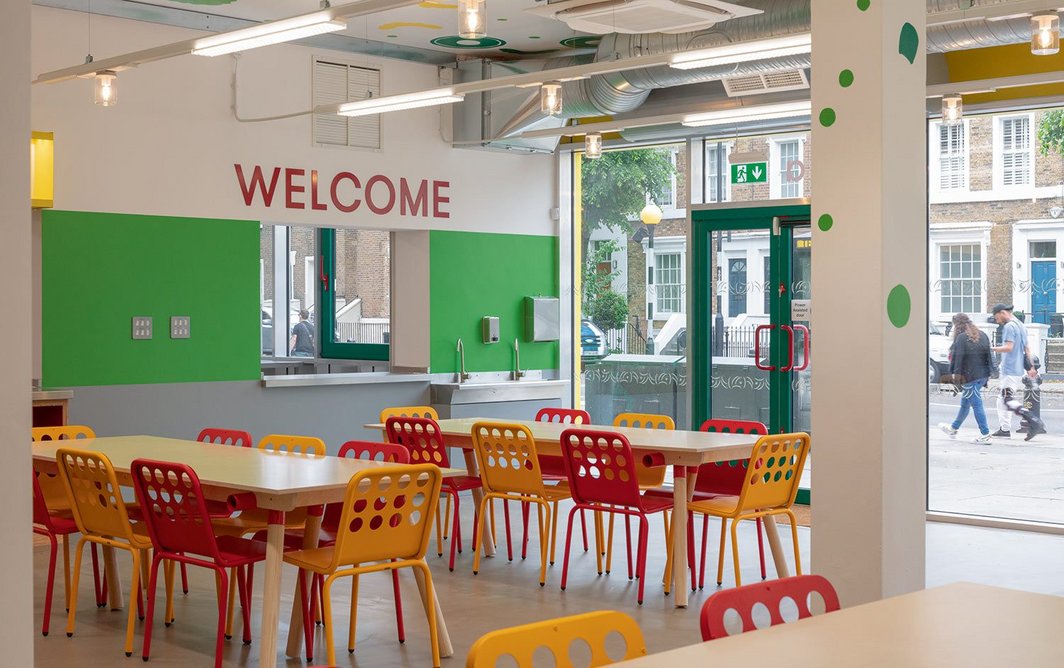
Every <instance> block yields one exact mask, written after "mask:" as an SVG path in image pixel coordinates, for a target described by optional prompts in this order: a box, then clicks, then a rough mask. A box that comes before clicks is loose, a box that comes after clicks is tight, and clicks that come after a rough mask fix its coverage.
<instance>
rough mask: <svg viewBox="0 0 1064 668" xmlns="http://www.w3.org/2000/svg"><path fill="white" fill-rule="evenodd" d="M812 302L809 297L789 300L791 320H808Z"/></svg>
mask: <svg viewBox="0 0 1064 668" xmlns="http://www.w3.org/2000/svg"><path fill="white" fill-rule="evenodd" d="M812 310H813V304H812V300H811V299H792V300H791V322H809V316H810V315H811V314H812Z"/></svg>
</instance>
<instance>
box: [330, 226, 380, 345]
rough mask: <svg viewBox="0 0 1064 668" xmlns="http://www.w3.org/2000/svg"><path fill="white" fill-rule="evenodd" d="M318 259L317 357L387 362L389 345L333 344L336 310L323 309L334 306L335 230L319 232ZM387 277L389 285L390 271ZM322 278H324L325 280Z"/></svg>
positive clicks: (337, 342)
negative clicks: (326, 270) (323, 270)
mask: <svg viewBox="0 0 1064 668" xmlns="http://www.w3.org/2000/svg"><path fill="white" fill-rule="evenodd" d="M318 257H319V258H320V268H319V270H318V272H319V273H318V281H317V283H318V291H317V304H315V309H316V313H317V323H318V332H317V333H318V351H319V357H323V358H328V359H345V360H366V361H372V362H390V361H391V344H390V343H346V342H339V341H333V340H332V339H333V337H332V335H331V333H332V332H334V331H336V309H335V308H325V305H326V304H332V305H335V304H336V230H335V229H334V228H330V227H323V228H320V229H319V230H318ZM326 268H327V269H328V273H327V274H323V273H322V269H326ZM388 273H389V278H388V280H389V281H390V280H391V273H392V272H391V271H390V270H389V272H388ZM323 276H327V277H328V278H327V280H326V279H325V278H323ZM390 293H391V291H390V290H389V294H390ZM326 333H329V334H328V335H327V334H326Z"/></svg>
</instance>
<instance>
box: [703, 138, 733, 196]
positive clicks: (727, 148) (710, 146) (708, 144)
mask: <svg viewBox="0 0 1064 668" xmlns="http://www.w3.org/2000/svg"><path fill="white" fill-rule="evenodd" d="M718 146H723V147H724V193H723V194H724V197H723V199H721V200H720V202H730V201H732V191H731V187H732V183H731V163H730V162H728V160H729V158H731V154H732V151H734V150H735V145H734V144H732V143H731V142H726V141H722V142H717V141H709V140H703V141H702V150H703V153H704V154H703V160H704V161H705V165H706V168H705V170H704V171H705V175H704V178H703V184H702V188H703V193H704V194H703V197H702V199H703V200H704V201H705V202H709V203H717V200H714V199H711V198H710V191H711V188H712V186H711V183H712V181H711V178H712V174H710V165H711V164H713V163H715V162H716V161H715V160H711V159H710V151H711V150H712V151H713V152H716V150H717V147H718Z"/></svg>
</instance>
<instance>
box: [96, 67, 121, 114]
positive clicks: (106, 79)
mask: <svg viewBox="0 0 1064 668" xmlns="http://www.w3.org/2000/svg"><path fill="white" fill-rule="evenodd" d="M94 78H95V81H94V85H93V88H94V89H95V95H94V96H93V99H94V100H95V101H96V104H98V105H100V106H101V107H113V106H115V105H116V104H118V86H117V85H116V82H117V81H118V75H117V74H115V72H114V70H101V71H99V72H97V73H96V76H95V77H94Z"/></svg>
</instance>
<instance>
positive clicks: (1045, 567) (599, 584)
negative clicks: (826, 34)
mask: <svg viewBox="0 0 1064 668" xmlns="http://www.w3.org/2000/svg"><path fill="white" fill-rule="evenodd" d="M468 505H469V504H463V506H468ZM464 509H465V508H464ZM563 513H564V509H563ZM515 515H516V513H515ZM563 520H564V514H563ZM560 524H561V525H562V526H560V527H559V534H560V536H559V538H560V539H562V538H564V532H563V531H562V529H563V528H564V521H562V522H560ZM748 524H749V523H748ZM499 526H500V528H501V518H500V524H499ZM515 526H516V516H515ZM716 526H717V525H716V524H715V523H711V524H710V532H711V533H710V548H709V558H710V560H711V564H710V566H709V568H710V570H709V572H708V573H707V575H708V581H712V579H713V561H712V560H713V559H714V558H715V555H716V548H715V546H714V541H713V537H714V536H715V535H716V531H715V527H716ZM651 527H652V534H651V539H650V545H651V546H652V548H651V552H650V556H649V562H648V578H647V585H646V600H645V602H644V605H643V606H642V607H640V606H638V605H637V604H636V597H635V583H634V582H630V581H629V580H628V578H627V575H626V572H625V571H626V568H625V563H624V558H623V552H619V555H620V557H621V558H620V559H618V560H615V562H614V567H613V572H612V574H610V575H608V576H606V575H603V576H601V577H600V576H598V575H597V574H596V570H595V560H594V556H593V554H592V553H590V552H589V553H586V554H585V553H584V552H582V550H581V549H580V547H579V539H578V537H576V536H574V541H573V542H574V546H575V548H574V554H573V561H572V563H571V565H570V580H569V585H568V587H567V589H566V591H565V592H562V591H560V590H559V587H558V582H559V580H560V578H561V561H562V552H561V550H559V552H558V555H557V563H556V564H555V566H554V567H552V568H550V569H549V571H548V580H547V586H546V587H544V588H540V587H539V586H538V571H539V562H538V558H537V557H535V556H534V555H535V554H536V553H535V552H534V550H535V543H534V542H532V543H530V551H529V558H528V559H527V560H525V561H521V560H520V559H519V558H518V559H515V560H514V561H513V562H512V563H511V562H508V561H507V560H506V557H505V549H503V550H502V552H501V554H500V556H498V557H496V558H494V559H491V560H487V561H483V562H482V564H481V571H480V574H479V575H477V576H474V575H473V574H472V572H471V568H472V555H471V553H470V551H469V549H468V548H467V549H466V551H465V552H464V553H463V554H461V555H459V557H458V560H457V563H456V568H455V571H454V572H453V573H450V572H448V570H447V563H446V558H444V559H438V558H436V556H435V553H434V551H432V549H431V548H430V555H429V560H428V561H429V564H430V566H431V568H432V572H433V577H434V579H435V582H436V587H437V591H438V593H439V596H440V598H441V604H442V607H443V611H444V614H445V616H446V619H447V624H448V627H449V630H450V634H451V640H452V642H453V644H454V648H455V655H454V657H452V658H450V659H445V660H444V664H443V665H444V666H448V665H449V666H452V667H457V666H461V665H464V663H465V657H466V654H467V652H468V650H469V647H470V646H471V645H472V643H473V642H474V641H475V640H476V639H477V638H478V637H479V636H480V635H482V634H483V633H485V632H487V631H489V630H492V629H496V628H500V627H504V626H510V625H514V624H521V623H526V622H531V621H537V620H542V619H545V618H549V617H555V616H560V615H567V614H574V613H578V612H584V611H590V610H598V609H618V610H622V611H624V612H627V613H628V614H630V615H632V616H633V617H634V618H635V619H636V620H637V621H638V623H639V625H640V627H641V628H642V629H643V632H644V634H645V636H646V640H647V645H648V649H649V650H650V651H651V652H656V651H661V650H664V649H667V648H670V647H676V646H679V645H685V644H690V643H693V642H697V641H698V640H699V632H698V610H699V608H700V606H701V604H702V602H703V601H704V600H705V599H706V597H707V596H708V595H709V594H710V593H712V591H714V590H715V587H714V588H713V589H711V588H709V587H707V589H706V590H705V591H702V592H696V593H694V594H693V595H692V596H691V599H690V607H688V608H687V609H686V610H677V609H676V608H674V607H673V604H672V598H671V597H665V596H664V595H663V593H662V589H661V585H660V580H661V573H662V568H663V566H664V555H665V552H664V549H663V543H662V540H663V536H662V530H661V526H660V522H659V523H656V524H655V523H652V524H651ZM780 528H781V529H782V530H783V531H788V527H787V526H786V525H781V527H780ZM799 536H800V541H801V544H802V550H803V562H804V563H808V556H809V555H808V545H809V529H806V528H800V529H799ZM785 544H786V542H785ZM617 545H618V548H621V549H623V537H621V536H618V542H617ZM740 545H741V546H742V547H743V551H742V556H743V559H744V562H743V577H744V579H745V580H747V581H748V582H753V581H755V579H756V578H757V576H758V573H757V569H758V565H757V550H756V548H755V547H754V546H755V545H756V538H755V536H754V532H753V526H752V525H750V526H747V527H746V528H745V530H740ZM445 548H446V545H445ZM1059 554H1064V538H1061V537H1052V536H1043V535H1038V534H1030V533H1023V532H1004V531H998V530H992V529H980V528H972V527H961V526H955V525H945V524H929V525H928V577H927V581H928V585H930V586H933V585H939V584H945V583H947V582H952V581H956V580H969V581H974V582H983V583H987V584H996V585H1001V586H1007V587H1014V588H1018V589H1028V590H1031V591H1041V592H1048V593H1054V594H1059V593H1064V574H1062V572H1061V571H1060V569H1059V565H1058V564H1059V560H1058V559H1056V558H1054V555H1059ZM34 558H35V566H36V571H35V582H36V584H37V587H36V591H37V597H36V617H35V620H36V621H35V624H36V625H37V626H38V627H39V624H40V615H41V612H42V607H43V598H44V582H45V568H46V566H47V548H45V547H38V548H36V550H35V554H34ZM86 561H87V560H86ZM789 561H790V560H789ZM60 563H61V561H60ZM770 564H771V560H770ZM123 566H124V568H123V572H124V573H128V565H126V564H125V563H124V562H123ZM61 568H62V567H61V565H60V570H61ZM769 568H770V576H771V574H772V573H771V565H770V566H769ZM86 576H88V574H87V573H86ZM190 579H191V588H190V589H191V591H190V593H189V594H188V595H187V596H181V595H180V594H179V595H178V600H177V603H176V616H177V622H176V623H175V624H174V625H173V626H171V627H170V628H166V627H164V626H162V625H157V626H156V628H155V630H154V631H153V641H152V657H151V662H150V663H151V665H157V666H207V665H213V664H212V658H213V648H214V629H215V623H216V619H217V618H216V607H215V605H216V604H215V598H214V593H213V592H214V584H213V578H212V577H211V576H209V575H208V573H207V572H206V571H204V570H202V569H190ZM725 579H726V582H725V586H731V584H732V577H731V575H730V566H726V568H725ZM89 581H90V580H87V579H84V580H83V582H84V583H85V586H83V587H82V588H81V597H80V601H79V603H80V604H79V607H78V619H77V628H76V633H75V635H74V637H73V638H67V637H66V636H65V634H64V633H63V630H64V624H65V616H64V614H63V609H62V606H61V605H56V606H55V607H54V608H53V613H52V631H51V633H50V634H49V636H48V637H47V638H45V637H41V635H40V634H39V633H37V634H36V635H35V652H36V665H38V666H57V665H76V666H78V667H79V668H93V667H96V666H119V665H126V666H131V665H138V664H139V663H140V661H139V660H138V659H137V656H139V654H140V650H141V646H142V629H143V624H141V625H140V626H139V627H138V630H137V635H136V638H135V653H134V657H133V658H132V659H127V658H126V657H125V656H124V654H123V652H122V642H123V632H124V628H125V614H124V613H123V612H117V611H110V610H98V609H96V608H95V607H94V606H93V605H92V603H91V601H90V600H89V599H90V597H91V594H90V593H89V592H90V587H89V586H88V582H89ZM294 582H295V578H294V571H293V570H292V569H291V568H288V567H285V584H284V588H283V592H284V598H283V601H282V610H284V611H286V612H285V613H284V614H283V615H282V619H283V622H282V628H281V637H282V641H281V642H280V643H279V644H280V645H281V649H280V650H279V656H278V658H277V661H276V665H277V666H285V665H289V666H300V665H306V664H305V662H302V661H298V660H291V659H289V660H287V662H286V660H285V658H284V657H283V656H282V655H280V652H281V651H283V638H284V637H285V635H286V634H287V620H288V615H287V610H289V609H290V607H291V598H292V596H291V595H292V592H293V591H294ZM402 582H403V607H404V613H405V619H406V629H407V641H406V643H405V644H403V645H400V644H399V643H398V642H397V641H396V636H395V618H394V610H393V607H392V598H391V587H390V581H389V580H388V579H387V577H386V576H384V575H375V576H366V577H364V578H363V582H362V584H361V596H360V600H359V614H358V620H359V626H358V636H357V637H358V646H357V650H356V652H355V653H354V654H351V655H349V654H348V653H347V651H346V628H347V605H348V601H349V600H350V599H349V595H350V590H349V588H348V586H347V585H346V584H342V585H339V586H338V587H337V589H336V594H337V596H336V599H335V601H336V602H335V604H334V605H335V610H336V615H337V620H336V622H337V623H336V627H337V629H341V630H340V631H339V632H338V633H337V634H336V642H337V648H338V654H337V664H338V665H339V666H365V667H369V666H419V667H423V666H429V665H431V661H430V655H429V646H428V643H427V625H426V622H425V618H424V615H423V613H422V612H421V609H420V608H419V605H420V601H419V599H418V597H417V590H416V588H415V586H414V581H413V577H412V576H411V575H410V574H407V573H404V575H403V578H402ZM56 585H57V592H58V597H61V596H62V593H61V592H62V575H61V573H60V574H57V582H56ZM127 588H128V587H127ZM58 597H57V601H58V600H60V598H58ZM260 597H261V581H260V582H258V583H257V584H256V592H255V598H256V604H255V606H254V611H255V612H253V622H252V632H253V635H257V634H258V624H259V621H258V616H257V611H258V610H260V609H261V605H260V604H259V603H258V601H259V599H260ZM160 600H161V599H160ZM236 633H237V639H234V640H232V641H228V642H226V644H225V664H226V665H227V666H228V665H232V666H245V665H246V666H255V665H257V661H258V652H257V649H258V644H257V643H253V644H252V645H251V646H250V647H244V646H243V645H242V644H241V643H240V641H239V639H238V638H239V629H237V630H236ZM317 637H318V642H319V643H322V644H320V645H319V646H320V647H321V650H320V651H319V652H318V654H319V656H318V657H317V658H316V660H315V662H314V665H326V664H325V652H324V644H323V642H324V641H323V631H322V630H320V629H319V631H318V636H317ZM134 661H135V662H136V664H134V663H131V662H134Z"/></svg>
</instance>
